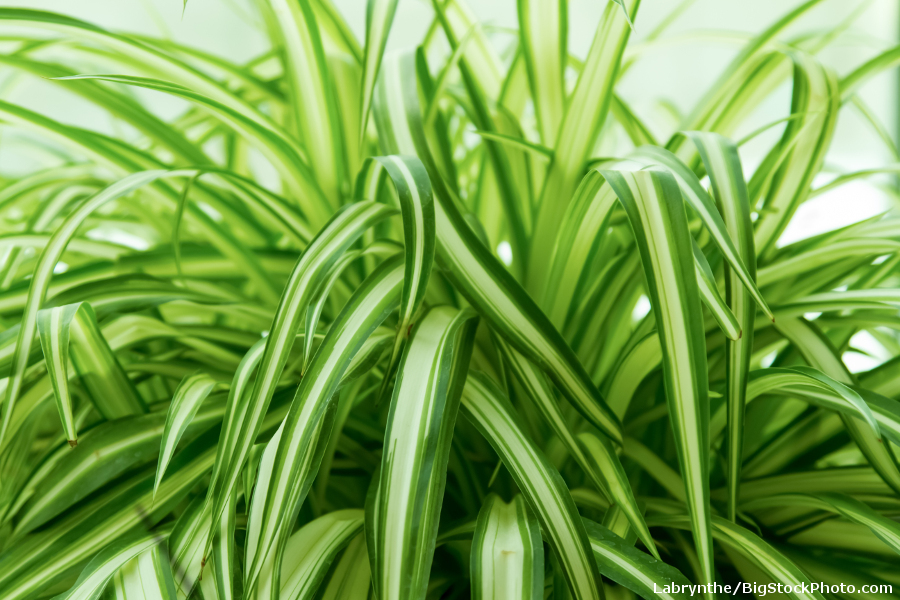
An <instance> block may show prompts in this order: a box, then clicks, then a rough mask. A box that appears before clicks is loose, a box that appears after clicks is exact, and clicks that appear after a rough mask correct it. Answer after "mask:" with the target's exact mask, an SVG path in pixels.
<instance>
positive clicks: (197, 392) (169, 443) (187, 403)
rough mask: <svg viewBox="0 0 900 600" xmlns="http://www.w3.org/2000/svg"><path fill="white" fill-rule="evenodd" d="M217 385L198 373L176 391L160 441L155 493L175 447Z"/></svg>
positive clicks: (211, 379)
mask: <svg viewBox="0 0 900 600" xmlns="http://www.w3.org/2000/svg"><path fill="white" fill-rule="evenodd" d="M215 385H216V381H215V380H214V379H213V378H212V377H210V376H209V375H207V374H206V373H197V374H195V375H191V376H190V377H186V378H185V379H184V381H182V382H181V384H179V386H178V389H177V390H175V396H174V397H173V398H172V403H171V404H169V411H168V413H167V414H166V427H165V429H164V430H163V434H162V440H161V441H160V448H159V465H158V466H157V467H156V481H155V482H154V483H153V489H154V491H155V490H156V489H158V488H159V484H160V482H161V481H162V478H163V475H165V473H166V466H168V464H169V460H171V459H172V455H173V454H175V447H176V446H177V445H178V442H179V440H180V439H181V436H182V435H183V434H184V431H185V430H186V429H187V428H188V425H190V424H191V421H192V420H193V419H194V416H195V415H196V414H197V411H198V410H200V405H201V404H202V403H203V401H204V400H206V397H207V396H209V394H210V392H212V390H213V387H215Z"/></svg>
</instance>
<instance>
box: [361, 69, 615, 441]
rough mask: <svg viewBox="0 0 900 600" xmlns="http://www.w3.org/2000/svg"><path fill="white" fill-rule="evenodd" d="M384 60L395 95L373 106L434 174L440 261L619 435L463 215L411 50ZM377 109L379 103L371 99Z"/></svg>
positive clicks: (564, 350) (588, 412) (570, 395)
mask: <svg viewBox="0 0 900 600" xmlns="http://www.w3.org/2000/svg"><path fill="white" fill-rule="evenodd" d="M392 63H396V64H390V65H386V66H387V67H388V68H387V69H386V71H387V73H388V74H390V75H391V77H390V79H388V78H385V79H384V80H383V87H384V88H385V93H386V94H391V96H390V97H391V99H392V100H396V103H395V104H392V105H391V106H390V110H389V111H388V114H376V116H377V117H378V118H377V119H376V122H377V123H378V128H379V133H380V134H381V135H382V137H383V139H386V140H391V141H390V142H389V143H388V147H389V148H390V149H391V150H392V151H396V152H403V153H410V154H416V155H417V156H418V157H419V158H420V159H421V160H422V162H423V164H424V165H425V168H426V169H427V171H428V173H429V174H430V175H431V183H432V186H433V189H434V195H435V222H436V226H437V261H438V264H439V265H440V266H441V267H442V269H443V270H444V271H445V273H446V275H447V276H448V278H449V279H450V280H451V281H452V282H453V283H454V284H455V285H456V287H457V288H458V289H459V291H460V292H461V293H462V294H463V295H464V296H465V297H466V299H467V300H468V301H469V302H470V303H471V304H472V306H473V307H474V308H475V309H476V310H477V311H478V312H479V313H480V314H481V316H482V317H483V318H484V319H485V320H486V321H487V322H488V323H489V324H490V325H491V327H492V328H494V329H495V330H496V331H497V332H498V333H500V334H501V335H503V337H504V338H506V339H507V340H508V341H509V342H510V344H511V345H512V346H513V347H514V348H515V349H516V350H518V351H519V352H521V353H522V355H523V356H525V357H527V358H528V359H529V360H531V361H532V362H534V363H535V364H537V365H538V366H540V367H541V369H542V370H544V371H545V372H546V373H547V374H548V375H549V376H550V378H551V379H552V380H553V382H554V383H555V384H556V385H557V387H558V388H559V389H560V391H562V393H563V394H565V396H566V398H567V399H568V400H569V401H570V402H571V403H572V404H573V405H574V406H575V408H576V409H578V411H579V412H580V413H581V414H582V415H583V416H584V417H585V418H586V419H587V420H588V421H589V422H590V423H591V424H593V425H594V426H595V427H597V428H599V429H600V430H601V431H603V432H604V433H605V434H606V435H608V436H609V437H610V438H612V439H613V440H615V441H616V442H621V440H622V434H621V424H620V423H619V420H618V418H617V417H616V416H615V415H614V414H612V412H611V411H610V410H609V408H608V407H607V406H606V403H605V402H604V400H603V398H602V396H601V395H600V393H599V391H598V390H597V388H596V386H595V385H594V383H593V382H592V381H591V378H590V376H589V375H588V373H587V372H586V371H585V369H584V366H583V365H582V364H581V362H580V361H579V360H578V357H577V356H576V355H575V353H574V352H573V351H572V349H571V348H570V347H569V345H568V344H567V343H566V341H565V339H564V338H563V337H562V335H560V333H559V331H557V330H556V328H554V327H553V324H552V323H551V322H550V320H549V319H548V318H547V316H546V315H545V314H544V313H543V312H542V311H541V310H540V308H538V306H537V304H535V302H534V300H532V299H531V297H530V296H529V295H528V293H527V292H526V291H525V290H524V289H523V288H522V286H521V285H520V284H519V283H518V282H517V281H516V280H515V279H514V278H513V277H512V276H511V275H510V274H509V272H508V271H507V270H506V267H504V266H503V264H502V263H501V262H500V261H499V260H498V259H497V258H496V257H495V256H494V255H493V254H492V253H491V252H490V251H488V249H487V248H485V247H484V244H483V243H482V242H481V240H480V239H479V238H478V236H477V234H476V233H475V232H474V231H472V229H471V227H470V226H469V225H468V224H467V223H466V219H465V217H464V216H463V215H462V213H461V212H460V210H459V207H458V205H457V202H456V200H455V199H454V197H453V196H452V192H451V190H450V188H448V187H447V186H446V185H445V184H444V182H443V180H442V179H441V178H440V177H439V176H437V173H438V168H437V165H436V164H435V162H434V158H433V156H432V154H431V151H430V149H429V146H428V141H427V140H426V138H425V132H424V130H423V128H422V115H421V112H420V109H419V101H418V95H417V94H416V93H415V92H416V89H417V84H416V70H415V57H414V55H411V54H406V55H401V56H398V57H395V58H393V59H392ZM376 109H377V107H376Z"/></svg>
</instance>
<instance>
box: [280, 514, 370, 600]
mask: <svg viewBox="0 0 900 600" xmlns="http://www.w3.org/2000/svg"><path fill="white" fill-rule="evenodd" d="M362 528H363V511H362V510H359V509H349V510H339V511H335V512H331V513H328V514H327V515H324V516H322V517H319V518H318V519H316V520H315V521H312V522H311V523H308V524H307V525H305V526H303V527H302V528H301V529H300V530H299V531H298V532H297V533H295V534H294V535H292V536H291V538H290V539H289V540H288V542H287V548H285V551H284V562H283V563H282V565H281V590H280V592H281V597H282V598H295V599H296V600H311V599H312V598H313V597H314V596H315V593H316V590H317V589H318V587H319V585H320V583H321V582H322V579H323V578H324V577H325V574H326V572H327V571H328V567H329V566H330V565H331V563H332V561H334V558H335V556H336V555H337V553H338V552H339V551H341V550H342V549H343V548H344V547H345V546H346V545H347V544H348V543H349V542H350V540H352V539H353V538H354V537H355V536H356V535H357V534H358V533H360V532H361V531H362Z"/></svg>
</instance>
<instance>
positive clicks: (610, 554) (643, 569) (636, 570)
mask: <svg viewBox="0 0 900 600" xmlns="http://www.w3.org/2000/svg"><path fill="white" fill-rule="evenodd" d="M584 527H585V529H587V534H588V537H589V538H590V540H591V549H592V550H593V551H594V558H595V559H596V560H597V568H599V569H600V572H601V573H602V574H603V575H604V576H605V577H608V578H610V579H612V580H613V581H615V582H616V583H618V584H619V585H621V586H623V587H626V588H628V589H629V590H631V591H632V592H634V593H635V594H637V595H638V596H640V597H641V598H644V599H645V600H681V599H682V598H685V597H686V595H685V594H683V593H670V592H666V591H663V590H664V589H665V588H666V587H667V586H669V589H671V584H673V583H674V584H677V585H679V586H682V585H685V584H688V583H690V582H689V581H688V580H687V578H686V577H685V576H684V575H682V574H681V571H679V570H678V569H676V568H675V567H672V566H670V565H667V564H666V563H664V562H662V561H661V560H659V558H653V557H652V556H647V555H646V554H645V553H643V552H641V551H640V550H638V549H637V548H635V547H634V546H632V545H631V544H629V543H628V542H626V541H625V540H623V539H622V538H621V537H619V536H617V535H616V534H615V533H613V532H612V531H610V530H609V529H607V528H606V527H604V526H602V525H600V524H599V523H595V522H593V521H591V520H589V519H584Z"/></svg>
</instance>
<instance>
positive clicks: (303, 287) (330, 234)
mask: <svg viewBox="0 0 900 600" xmlns="http://www.w3.org/2000/svg"><path fill="white" fill-rule="evenodd" d="M393 212H394V211H393V210H392V209H390V208H388V207H386V206H384V205H383V204H378V203H374V202H356V203H354V204H350V205H348V206H346V207H345V208H344V209H342V210H341V211H339V212H338V213H337V214H336V215H335V216H334V217H333V218H332V219H331V221H330V222H329V223H328V224H327V225H326V226H325V227H323V228H322V230H321V231H320V232H319V233H318V234H317V235H316V237H315V239H314V240H313V241H312V242H310V245H309V246H308V247H307V248H306V251H305V252H304V253H303V254H302V255H301V256H300V259H299V260H298V261H297V264H296V266H295V267H294V270H293V271H292V273H291V277H290V279H289V280H288V282H287V284H286V286H285V291H284V293H283V294H282V297H281V303H280V304H279V306H278V311H277V312H276V314H275V318H274V319H273V322H272V326H271V327H270V328H269V335H268V336H267V337H266V338H265V343H264V346H263V348H262V351H263V353H262V356H261V357H260V358H258V359H254V360H259V361H260V362H259V370H258V372H257V375H256V379H255V380H254V381H253V388H252V389H251V390H250V391H249V393H248V394H246V395H244V396H235V397H234V398H233V402H234V403H235V404H234V406H235V408H234V410H233V411H232V410H231V409H230V408H229V416H228V417H227V418H226V421H225V426H224V428H223V438H224V439H223V443H221V444H219V447H218V456H217V457H216V467H215V470H214V471H213V478H212V481H211V482H210V486H209V491H208V494H209V496H210V500H211V501H212V502H213V505H214V506H213V509H214V510H213V514H214V515H215V516H216V518H217V517H218V515H221V514H222V510H223V508H222V507H223V506H224V504H225V501H226V499H227V495H228V494H229V493H231V489H232V488H233V487H234V485H235V483H236V482H237V480H238V477H239V475H240V472H241V468H242V467H243V465H244V462H245V461H246V460H247V456H248V454H249V452H250V448H252V446H253V442H254V440H255V438H256V436H257V434H258V433H259V428H260V426H261V424H262V421H263V418H264V416H265V414H266V410H267V409H268V407H269V403H270V402H271V400H272V395H273V394H274V393H275V388H276V386H277V384H278V381H279V379H280V378H281V375H282V373H283V371H284V367H285V364H286V363H287V360H288V356H289V354H290V352H291V348H292V347H293V345H294V341H295V338H296V333H297V329H298V326H299V324H300V323H301V319H303V318H304V317H305V315H306V310H307V308H308V306H309V302H310V301H311V299H312V298H313V296H314V294H315V291H316V289H317V288H318V285H319V284H320V281H321V277H322V275H323V273H324V272H325V271H326V270H327V268H328V267H329V265H331V264H332V263H333V261H334V260H335V258H337V257H339V256H341V255H342V254H343V253H344V252H345V251H346V250H347V249H348V248H349V247H350V246H351V245H352V244H353V243H354V242H356V241H357V240H358V239H359V237H360V236H362V234H363V233H364V232H365V231H366V230H368V229H369V228H370V227H372V226H373V225H375V224H377V223H379V222H381V221H382V220H383V219H385V218H387V217H388V216H390V215H391V214H393ZM257 350H258V348H257ZM245 367H246V369H244V372H243V374H242V377H248V376H249V375H250V372H251V371H252V365H251V364H249V363H248V364H247V365H245ZM239 371H241V370H240V369H239ZM236 377H237V374H236ZM230 402H231V400H230ZM230 406H231V404H229V407H230ZM216 518H214V519H213V522H216Z"/></svg>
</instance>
